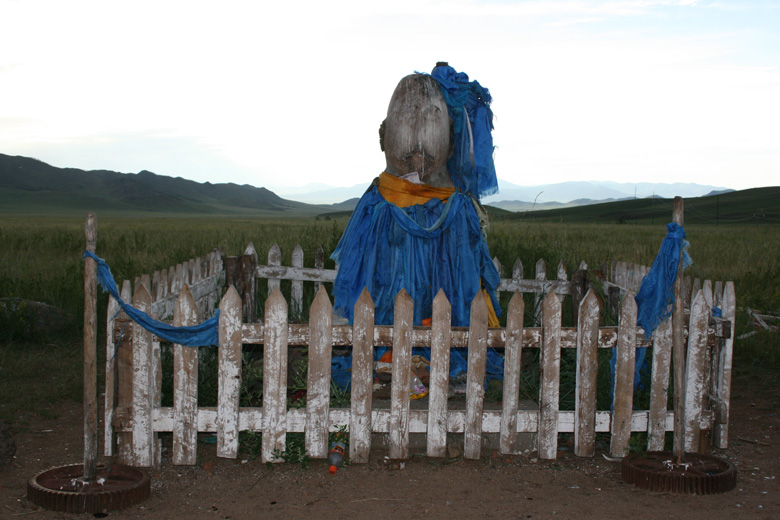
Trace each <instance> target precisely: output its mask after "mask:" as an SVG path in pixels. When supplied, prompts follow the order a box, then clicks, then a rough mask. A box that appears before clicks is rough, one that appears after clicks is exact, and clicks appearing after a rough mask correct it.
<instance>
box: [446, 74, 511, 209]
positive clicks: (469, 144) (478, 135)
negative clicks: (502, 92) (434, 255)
mask: <svg viewBox="0 0 780 520" xmlns="http://www.w3.org/2000/svg"><path fill="white" fill-rule="evenodd" d="M431 76H433V78H434V79H435V80H436V81H437V82H438V83H439V86H440V87H441V93H442V95H443V96H444V100H445V101H446V102H447V108H448V110H449V113H450V117H451V118H452V125H453V132H452V141H453V143H452V145H453V151H452V155H451V156H450V159H449V160H448V161H447V169H448V170H449V172H450V175H451V176H452V182H453V184H454V185H455V187H456V188H458V189H459V190H461V191H463V192H464V193H470V194H471V195H473V196H474V197H476V198H478V199H479V198H482V197H486V196H488V195H493V194H495V193H498V179H497V177H496V167H495V164H494V162H493V135H492V133H491V132H492V130H493V111H492V110H491V109H490V103H491V101H492V98H491V97H490V92H489V91H488V89H487V88H485V87H483V86H482V85H480V84H479V82H478V81H476V80H475V81H469V77H468V75H467V74H466V73H465V72H457V71H456V70H455V69H454V68H452V67H450V66H449V65H439V66H437V67H435V68H434V69H433V71H432V72H431Z"/></svg>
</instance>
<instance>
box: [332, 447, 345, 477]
mask: <svg viewBox="0 0 780 520" xmlns="http://www.w3.org/2000/svg"><path fill="white" fill-rule="evenodd" d="M346 448H347V446H346V445H345V444H344V443H343V442H334V443H333V444H331V445H330V451H329V452H328V473H330V474H331V475H335V474H336V472H337V471H338V470H339V468H340V467H341V466H342V464H344V450H345V449H346Z"/></svg>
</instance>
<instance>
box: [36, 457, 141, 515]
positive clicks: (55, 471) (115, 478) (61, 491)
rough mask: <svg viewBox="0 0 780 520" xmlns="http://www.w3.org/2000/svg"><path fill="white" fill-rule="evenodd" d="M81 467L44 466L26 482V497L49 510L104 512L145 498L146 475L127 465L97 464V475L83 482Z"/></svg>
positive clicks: (79, 465) (76, 465)
mask: <svg viewBox="0 0 780 520" xmlns="http://www.w3.org/2000/svg"><path fill="white" fill-rule="evenodd" d="M83 468H84V466H83V465H82V464H75V465H72V466H62V467H57V468H51V469H47V470H46V471H42V472H40V473H38V474H37V475H35V476H34V477H32V478H31V479H30V480H29V481H28V482H27V500H29V501H30V502H32V503H33V504H35V505H37V506H40V507H42V508H44V509H48V510H51V511H62V512H65V513H105V512H108V511H116V510H119V509H125V508H127V507H130V506H133V505H135V504H138V503H139V502H142V501H144V500H146V499H147V498H149V494H150V492H151V479H150V477H149V475H148V474H147V473H146V472H144V471H142V470H140V469H138V468H133V467H131V466H125V465H123V464H111V465H109V466H103V467H101V466H98V472H97V478H96V479H95V480H93V481H85V480H84V478H83V476H84V469H83Z"/></svg>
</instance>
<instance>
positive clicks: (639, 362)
mask: <svg viewBox="0 0 780 520" xmlns="http://www.w3.org/2000/svg"><path fill="white" fill-rule="evenodd" d="M687 249H688V242H687V241H686V240H685V229H684V228H683V227H682V226H681V225H679V224H677V223H675V222H670V223H669V224H667V225H666V237H664V240H663V242H661V248H660V249H659V251H658V255H656V257H655V260H654V261H653V265H652V266H651V267H650V272H648V273H647V275H646V276H645V277H644V279H643V280H642V285H641V286H640V288H639V292H638V293H637V294H636V296H635V297H634V299H635V300H636V306H637V324H638V325H639V326H640V327H642V328H643V329H644V331H645V339H650V337H651V336H652V335H653V332H655V329H656V328H658V325H659V324H660V323H661V322H662V321H663V320H665V319H666V318H668V317H669V316H671V314H672V308H673V307H674V282H675V280H676V279H677V267H678V264H679V262H680V254H681V253H682V259H683V269H686V268H687V267H689V266H690V265H691V264H693V260H691V257H690V256H689V255H688V250H687ZM646 354H647V349H646V348H644V347H639V348H637V349H636V360H635V365H634V392H636V390H637V388H638V387H639V385H640V384H641V381H642V374H643V373H646V372H648V371H647V360H646V359H645V356H646ZM616 362H617V349H615V348H613V349H612V358H611V359H610V361H609V367H610V395H612V394H613V392H614V388H615V385H614V379H615V364H616Z"/></svg>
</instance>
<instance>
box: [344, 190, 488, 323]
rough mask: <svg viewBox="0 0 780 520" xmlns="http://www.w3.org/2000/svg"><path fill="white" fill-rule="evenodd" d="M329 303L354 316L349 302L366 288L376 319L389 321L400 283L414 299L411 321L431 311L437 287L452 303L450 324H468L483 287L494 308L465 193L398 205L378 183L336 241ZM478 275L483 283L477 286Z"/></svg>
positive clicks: (485, 263)
mask: <svg viewBox="0 0 780 520" xmlns="http://www.w3.org/2000/svg"><path fill="white" fill-rule="evenodd" d="M331 258H333V259H334V260H335V261H336V262H337V263H338V266H339V270H338V273H337V274H336V280H335V282H334V284H333V298H334V309H335V311H336V313H338V314H339V315H342V316H345V317H346V318H348V319H349V320H350V321H351V320H352V315H353V307H354V305H355V302H356V301H357V299H358V298H359V297H360V293H361V292H362V291H363V288H364V287H367V288H368V292H369V293H370V294H371V298H372V299H373V301H374V306H375V321H376V323H377V324H379V325H390V324H392V323H393V306H394V301H395V296H396V294H398V292H399V291H400V290H401V289H406V291H407V292H408V293H409V296H411V298H412V300H413V301H414V324H415V325H420V324H421V323H422V320H423V319H425V318H430V317H431V312H432V306H433V298H434V297H435V296H436V294H437V293H438V291H439V289H443V290H444V293H445V294H446V295H447V299H448V300H449V301H450V303H451V305H452V325H453V326H467V325H468V323H469V311H470V306H471V301H472V300H473V299H474V296H475V295H476V294H477V292H478V291H479V290H480V289H481V288H484V289H486V290H487V292H488V294H489V295H490V296H491V299H492V301H493V308H494V309H496V310H499V309H500V307H499V304H498V301H497V300H496V299H495V290H496V287H498V284H499V282H500V278H499V275H498V271H496V268H495V266H494V265H493V261H492V260H491V259H490V254H489V252H488V248H487V243H486V242H485V239H484V237H483V236H482V230H481V228H480V225H479V217H478V215H477V212H476V210H475V209H474V206H473V204H472V201H471V198H470V197H468V196H467V195H464V194H461V193H455V194H454V195H452V196H451V197H450V198H449V199H447V202H446V203H444V202H442V201H441V200H439V199H431V200H429V201H428V202H426V203H425V204H415V205H413V206H409V207H408V208H400V207H398V206H396V205H395V204H392V203H389V202H387V201H386V200H385V199H384V198H383V197H382V196H381V195H380V194H379V190H378V189H377V187H376V186H372V187H371V188H370V189H369V190H368V191H367V192H366V193H365V195H363V197H362V198H361V199H360V202H359V203H358V205H357V207H356V208H355V211H354V212H353V213H352V217H351V218H350V220H349V224H348V225H347V228H346V230H345V231H344V235H343V236H342V237H341V241H340V242H339V245H338V247H336V250H335V251H334V252H333V254H332V255H331ZM480 281H481V283H482V287H480Z"/></svg>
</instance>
